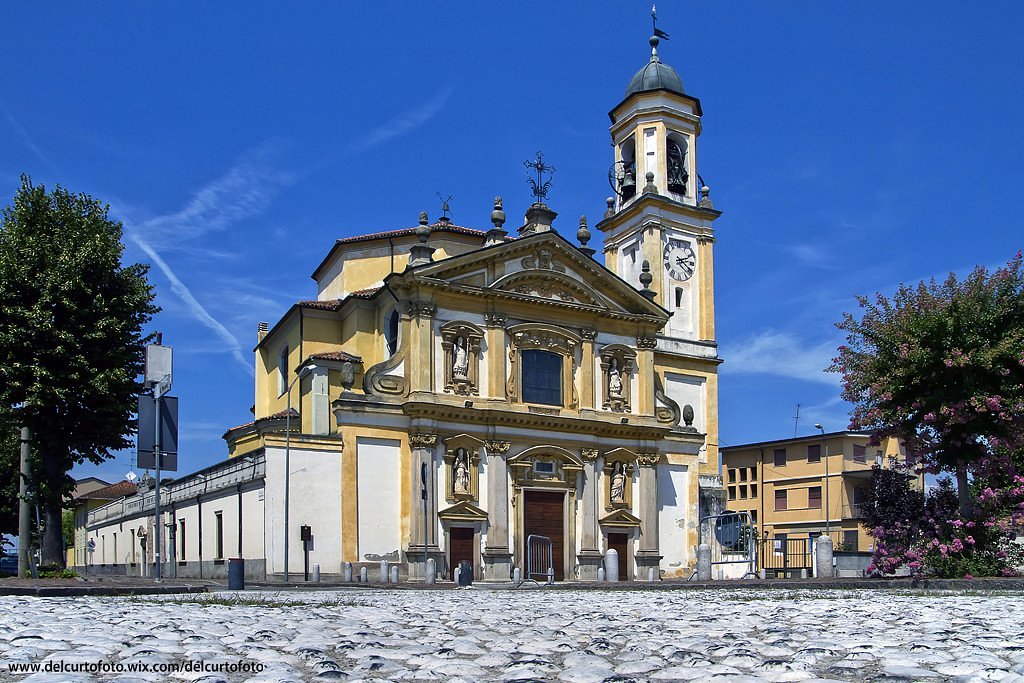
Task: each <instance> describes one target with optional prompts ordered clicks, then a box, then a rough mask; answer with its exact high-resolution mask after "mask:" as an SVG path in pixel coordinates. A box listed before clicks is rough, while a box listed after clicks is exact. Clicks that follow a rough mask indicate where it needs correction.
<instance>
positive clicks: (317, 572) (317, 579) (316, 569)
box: [313, 564, 320, 583]
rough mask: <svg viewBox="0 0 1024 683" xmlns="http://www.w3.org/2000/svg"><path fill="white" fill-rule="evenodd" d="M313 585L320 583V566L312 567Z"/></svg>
mask: <svg viewBox="0 0 1024 683" xmlns="http://www.w3.org/2000/svg"><path fill="white" fill-rule="evenodd" d="M313 583H320V565H318V564H314V565H313Z"/></svg>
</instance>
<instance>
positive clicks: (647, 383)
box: [636, 335, 658, 416]
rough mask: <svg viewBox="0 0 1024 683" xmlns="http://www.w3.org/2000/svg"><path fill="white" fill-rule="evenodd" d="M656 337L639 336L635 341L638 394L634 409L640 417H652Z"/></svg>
mask: <svg viewBox="0 0 1024 683" xmlns="http://www.w3.org/2000/svg"><path fill="white" fill-rule="evenodd" d="M657 345H658V340H657V338H656V337H654V336H653V335H652V336H640V337H637V339H636V347H637V352H636V371H637V376H638V377H639V385H640V386H639V393H640V395H639V396H637V399H636V409H637V412H638V413H639V414H641V415H647V416H651V415H654V347H656V346H657Z"/></svg>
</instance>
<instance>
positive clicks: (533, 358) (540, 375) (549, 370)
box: [519, 349, 562, 406]
mask: <svg viewBox="0 0 1024 683" xmlns="http://www.w3.org/2000/svg"><path fill="white" fill-rule="evenodd" d="M519 358H520V362H521V365H522V383H523V401H524V402H525V403H543V404H544V405H549V406H560V405H562V356H561V355H560V354H557V353H552V352H551V351H539V350H536V349H530V350H527V351H521V352H520V354H519Z"/></svg>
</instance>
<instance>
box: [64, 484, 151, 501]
mask: <svg viewBox="0 0 1024 683" xmlns="http://www.w3.org/2000/svg"><path fill="white" fill-rule="evenodd" d="M138 492H139V487H138V486H136V485H135V484H133V483H131V482H130V481H119V482H117V483H116V484H111V485H110V486H104V487H103V488H101V489H96V490H95V491H90V492H89V493H84V494H82V495H81V496H79V497H78V498H77V499H76V500H117V499H118V498H125V497H127V496H134V495H135V494H136V493H138Z"/></svg>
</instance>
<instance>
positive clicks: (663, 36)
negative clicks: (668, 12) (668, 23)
mask: <svg viewBox="0 0 1024 683" xmlns="http://www.w3.org/2000/svg"><path fill="white" fill-rule="evenodd" d="M651 23H652V24H653V26H654V35H656V36H658V37H659V38H661V39H662V40H668V34H667V33H665V32H664V31H662V30H661V29H660V28H658V8H657V6H655V5H651Z"/></svg>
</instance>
